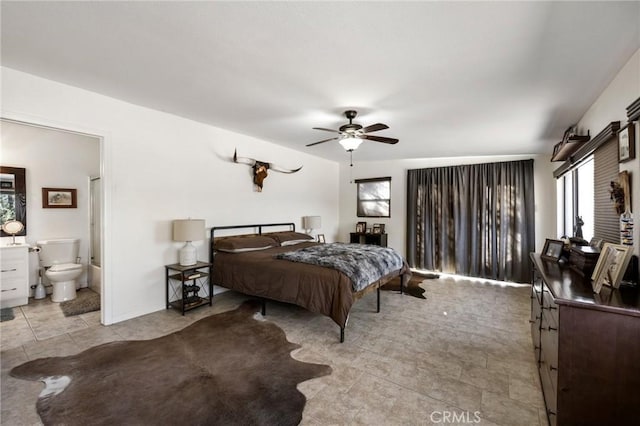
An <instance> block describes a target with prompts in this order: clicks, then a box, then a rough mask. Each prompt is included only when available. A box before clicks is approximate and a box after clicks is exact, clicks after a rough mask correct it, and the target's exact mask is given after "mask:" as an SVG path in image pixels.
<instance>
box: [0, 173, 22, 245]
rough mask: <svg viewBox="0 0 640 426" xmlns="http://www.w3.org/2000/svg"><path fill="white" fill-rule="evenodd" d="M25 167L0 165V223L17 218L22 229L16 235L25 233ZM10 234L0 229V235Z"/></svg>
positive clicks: (6, 235) (7, 235)
mask: <svg viewBox="0 0 640 426" xmlns="http://www.w3.org/2000/svg"><path fill="white" fill-rule="evenodd" d="M25 174H26V173H25V169H23V168H20V167H6V166H0V225H2V224H3V223H5V222H7V221H9V220H19V221H20V222H22V224H23V225H24V229H23V230H22V231H21V232H19V233H17V234H16V235H18V236H24V235H27V185H26V179H25ZM10 236H11V235H9V234H7V233H6V232H4V230H2V229H0V237H10Z"/></svg>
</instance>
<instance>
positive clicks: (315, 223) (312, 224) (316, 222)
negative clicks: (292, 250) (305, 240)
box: [302, 216, 322, 235]
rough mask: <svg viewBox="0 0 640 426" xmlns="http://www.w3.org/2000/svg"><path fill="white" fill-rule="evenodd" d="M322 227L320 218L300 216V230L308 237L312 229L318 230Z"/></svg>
mask: <svg viewBox="0 0 640 426" xmlns="http://www.w3.org/2000/svg"><path fill="white" fill-rule="evenodd" d="M321 227H322V219H321V218H320V216H302V228H304V230H305V232H306V233H307V234H309V235H311V233H312V232H313V230H314V229H320V228H321Z"/></svg>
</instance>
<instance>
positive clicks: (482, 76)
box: [1, 1, 640, 161]
mask: <svg viewBox="0 0 640 426" xmlns="http://www.w3.org/2000/svg"><path fill="white" fill-rule="evenodd" d="M1 13H2V28H1V35H2V52H1V53H2V65H3V66H7V67H10V68H14V69H17V70H21V71H25V72H28V73H31V74H35V75H39V76H42V77H45V78H49V79H52V80H57V81H60V82H63V83H67V84H70V85H73V86H77V87H81V88H85V89H88V90H92V91H95V92H99V93H102V94H105V95H108V96H112V97H114V98H119V99H123V100H126V101H129V102H131V103H135V104H139V105H144V106H147V107H150V108H154V109H157V110H161V111H166V112H170V113H173V114H176V115H179V116H183V117H188V118H191V119H194V120H197V121H200V122H204V123H210V124H212V125H214V126H218V127H221V128H225V129H229V130H232V131H236V132H239V133H243V134H246V135H251V136H255V137H257V138H260V139H263V140H267V141H270V142H273V143H276V144H280V145H284V146H288V147H291V148H293V149H297V150H300V151H304V152H307V153H311V154H316V155H318V156H321V157H324V158H329V159H333V160H338V161H344V159H345V156H346V154H345V152H344V150H343V149H342V148H341V147H340V145H338V143H337V142H335V141H333V142H328V143H325V144H321V145H318V146H314V147H309V148H306V147H305V144H308V143H311V142H314V141H318V140H321V139H325V138H328V137H331V133H328V132H322V131H318V130H312V129H311V128H312V127H330V128H337V127H339V126H340V125H341V124H344V123H346V119H344V117H342V115H341V114H342V112H343V111H344V110H346V109H350V108H353V109H356V110H358V111H359V113H360V114H359V116H358V118H357V119H356V120H354V121H355V122H357V123H360V124H363V125H368V124H372V123H376V122H382V123H386V124H387V125H389V127H390V128H389V129H388V130H384V131H381V132H377V133H375V135H380V136H390V137H395V138H398V139H400V142H399V143H398V144H397V145H386V144H380V143H375V142H370V141H365V142H364V143H363V144H362V145H361V147H360V148H359V149H358V150H357V152H356V154H355V156H354V157H355V158H357V159H359V160H376V159H377V160H381V159H399V158H421V157H443V156H462V155H465V156H467V155H498V154H523V153H526V154H532V153H550V152H551V150H552V146H553V144H554V143H555V142H557V141H558V140H560V139H561V137H562V134H563V132H564V130H565V129H566V128H567V127H568V126H569V125H571V124H574V123H575V122H576V121H577V120H578V119H580V117H581V116H582V115H583V114H584V113H585V112H586V110H587V108H588V107H589V106H590V105H591V104H592V103H593V102H594V101H595V100H596V98H597V96H598V95H599V94H600V93H601V92H602V91H603V90H604V89H605V87H606V86H607V84H608V83H609V82H610V81H611V80H612V78H613V77H614V76H615V75H616V74H617V72H618V71H619V70H620V69H621V68H622V66H623V65H624V64H625V63H626V62H627V60H628V59H629V58H630V57H631V55H632V54H633V53H634V52H635V51H636V50H637V49H639V48H640V2H637V1H634V2H620V3H616V2H602V3H600V2H68V3H59V2H52V1H48V2H7V1H2V3H1ZM598 130H599V129H592V132H594V131H598ZM176 142H177V143H179V141H176Z"/></svg>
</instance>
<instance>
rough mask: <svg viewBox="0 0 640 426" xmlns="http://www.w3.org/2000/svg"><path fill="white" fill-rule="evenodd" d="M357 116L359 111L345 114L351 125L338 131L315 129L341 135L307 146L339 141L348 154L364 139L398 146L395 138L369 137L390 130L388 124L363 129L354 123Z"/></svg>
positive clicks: (346, 125) (341, 127)
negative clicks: (371, 133)
mask: <svg viewBox="0 0 640 426" xmlns="http://www.w3.org/2000/svg"><path fill="white" fill-rule="evenodd" d="M356 115H358V112H357V111H354V110H347V111H345V112H344V116H345V117H346V118H347V119H348V120H349V124H344V125H342V126H340V128H339V129H338V130H334V129H327V128H324V127H314V129H315V130H322V131H325V132H333V133H339V135H338V136H335V137H333V138H329V139H323V140H321V141H318V142H313V143H310V144H307V146H314V145H318V144H321V143H324V142H329V141H334V140H337V141H338V143H339V144H340V145H342V147H343V148H344V149H345V150H346V151H348V152H353V150H355V149H358V147H359V146H360V144H361V143H362V141H363V140H364V139H367V140H370V141H373V142H382V143H387V144H396V143H398V139H394V138H387V137H385V136H372V135H368V134H367V133H370V132H377V131H379V130H384V129H388V128H389V126H387V125H386V124H382V123H376V124H372V125H370V126H367V127H362V125H360V124H357V123H356V124H354V123H353V119H354V118H356Z"/></svg>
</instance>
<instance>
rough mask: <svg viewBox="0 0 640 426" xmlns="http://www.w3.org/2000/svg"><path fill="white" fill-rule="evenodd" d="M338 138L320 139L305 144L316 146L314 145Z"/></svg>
mask: <svg viewBox="0 0 640 426" xmlns="http://www.w3.org/2000/svg"><path fill="white" fill-rule="evenodd" d="M336 139H338V138H329V139H324V140H321V141H318V142H314V143H310V144H307V145H305V146H314V145H318V144H319V143H324V142H329V141H333V140H336Z"/></svg>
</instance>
